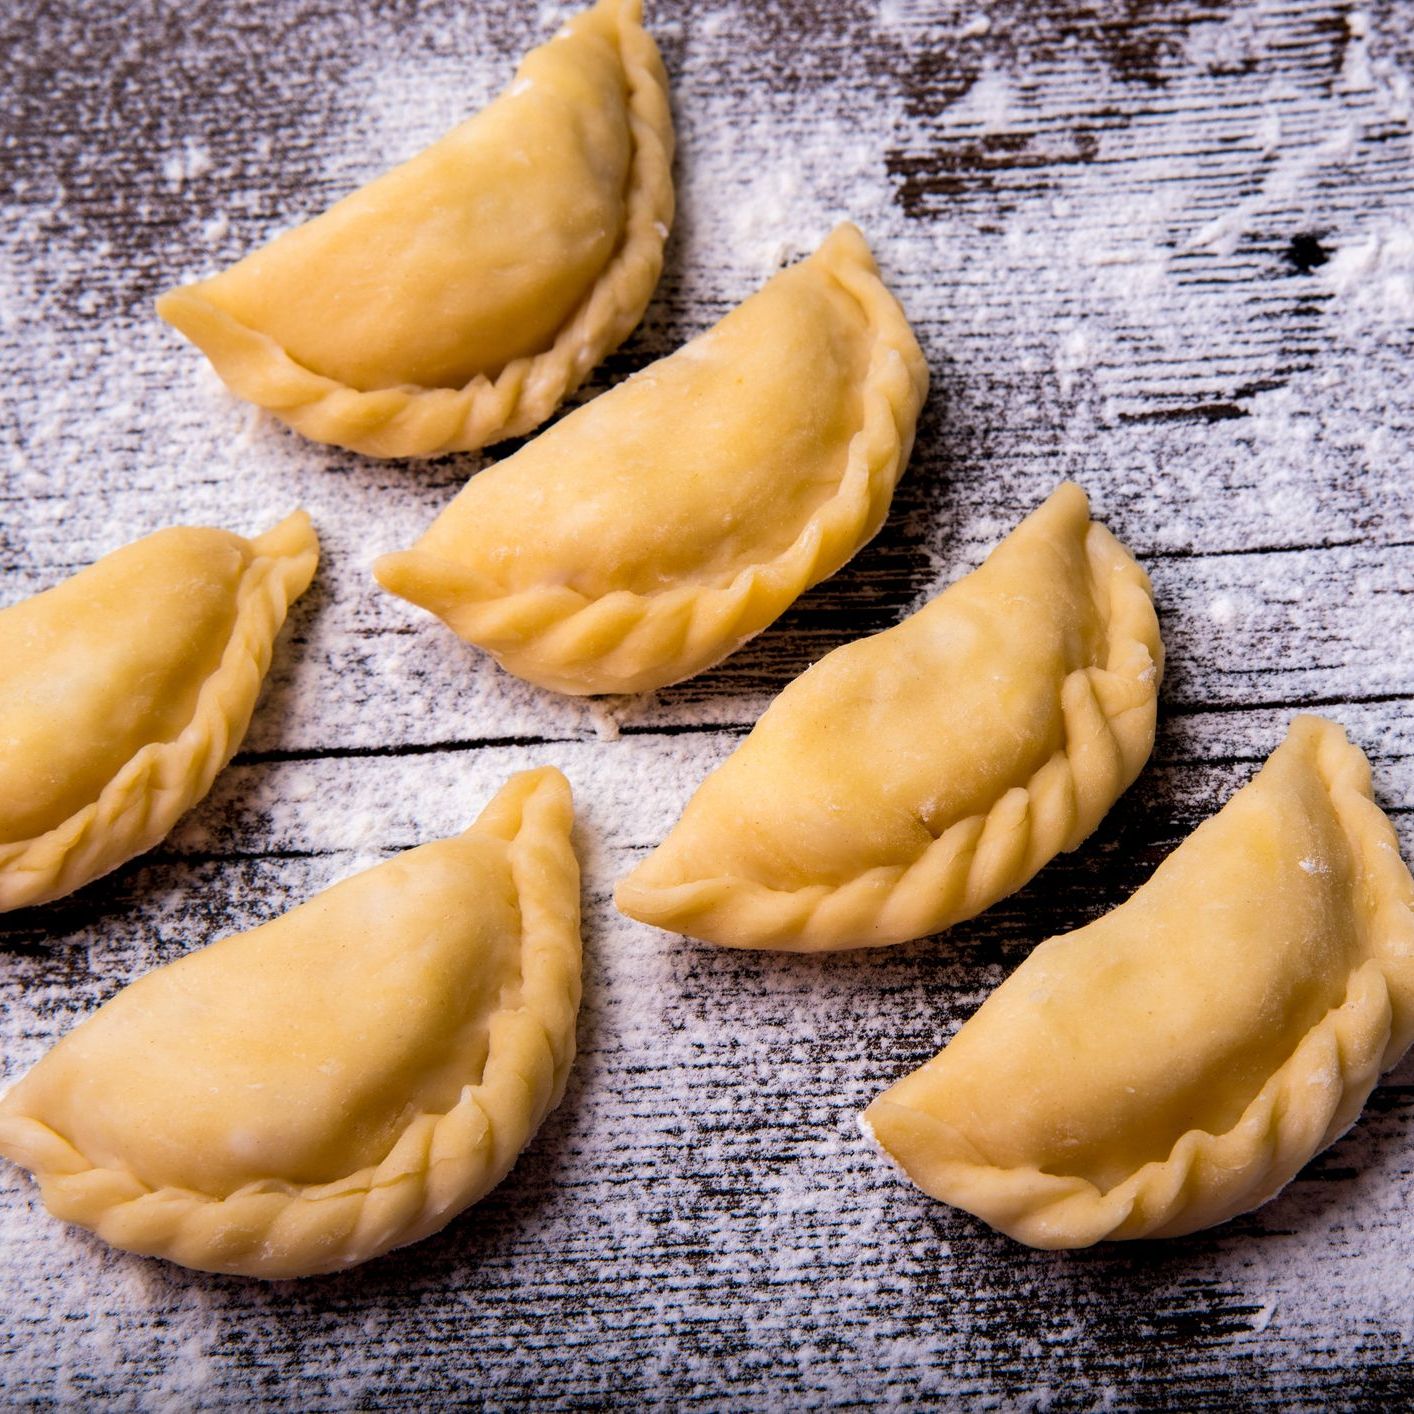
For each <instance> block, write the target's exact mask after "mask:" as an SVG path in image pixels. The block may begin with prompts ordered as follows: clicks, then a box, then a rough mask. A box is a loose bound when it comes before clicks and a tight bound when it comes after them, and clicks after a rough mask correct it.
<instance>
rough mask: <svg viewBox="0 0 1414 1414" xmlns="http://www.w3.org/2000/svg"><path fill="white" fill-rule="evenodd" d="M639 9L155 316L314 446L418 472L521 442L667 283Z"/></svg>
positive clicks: (669, 146)
mask: <svg viewBox="0 0 1414 1414" xmlns="http://www.w3.org/2000/svg"><path fill="white" fill-rule="evenodd" d="M641 14H642V5H641V0H600V3H599V4H598V5H596V6H595V7H594V8H593V9H592V10H588V11H586V12H585V13H583V14H581V15H579V16H577V17H576V18H575V19H574V20H572V21H571V22H570V23H569V25H568V26H566V28H565V29H563V30H561V32H560V33H559V34H558V35H557V36H556V37H555V38H554V39H553V40H551V41H550V43H548V44H545V45H542V46H541V47H540V48H539V49H535V50H532V51H531V52H530V53H529V54H528V55H527V56H526V58H525V60H524V62H523V63H522V64H521V67H520V69H519V71H518V72H517V74H516V78H515V81H514V82H513V83H512V84H511V86H510V87H509V88H508V89H507V90H506V91H505V92H504V93H503V94H502V95H501V96H500V97H499V98H498V99H497V100H496V101H495V102H494V103H492V104H491V105H490V106H489V107H487V108H485V109H484V110H483V111H482V112H480V113H478V114H477V115H476V116H475V117H474V118H471V119H469V120H468V121H467V122H465V123H463V124H462V125H461V126H460V127H458V128H455V129H454V130H453V131H452V132H450V133H449V134H448V135H447V136H446V137H444V138H443V139H442V140H441V141H440V142H438V143H436V144H434V145H433V146H432V147H429V148H428V149H427V150H426V151H425V152H422V153H420V154H419V155H418V156H416V157H414V158H413V159H412V160H411V161H409V162H406V163H404V164H403V165H402V166H401V167H396V168H394V169H393V170H392V171H391V172H388V173H387V174H386V175H384V176H382V177H380V178H379V179H378V180H377V181H374V182H371V183H370V184H369V185H368V186H366V187H364V188H362V189H361V190H359V191H357V192H355V193H354V194H353V195H352V196H349V197H346V198H345V199H344V200H343V201H341V202H339V203H338V204H337V205H336V206H334V207H332V208H330V210H328V211H326V212H325V213H324V214H323V215H322V216H318V217H316V218H315V219H314V220H312V221H309V222H307V223H306V224H305V225H303V226H299V227H297V228H296V229H295V230H293V231H290V232H288V233H287V234H286V235H283V236H280V237H279V238H278V239H276V240H274V241H272V242H271V243H270V244H269V245H268V246H266V247H264V248H263V249H262V250H258V251H256V252H255V253H254V254H253V255H250V256H248V257H247V258H246V259H244V260H242V261H241V262H240V263H239V264H238V265H235V266H233V267H231V269H229V270H226V271H224V272H223V273H222V274H220V275H217V276H215V278H213V279H209V280H203V281H201V282H199V283H198V284H195V285H187V286H184V287H183V288H181V289H178V290H173V291H171V292H170V293H168V294H166V295H164V296H163V297H162V298H161V299H160V300H159V301H158V303H157V309H158V312H159V313H160V314H161V315H162V317H163V318H164V319H166V320H168V321H169V322H170V323H171V324H174V325H175V326H176V327H177V328H178V329H180V330H181V332H182V333H183V334H185V335H186V336H187V337H188V338H189V339H191V340H192V342H193V343H195V344H197V345H198V346H199V347H200V348H201V349H202V351H203V352H204V353H205V354H206V356H207V357H208V358H209V359H210V360H211V362H212V363H213V365H214V366H215V368H216V371H217V372H218V373H219V374H220V375H221V377H222V378H223V379H224V380H225V381H226V383H227V384H228V385H229V387H230V388H231V389H232V391H233V392H235V393H237V394H238V395H239V396H240V397H243V398H247V399H249V400H250V401H251V402H253V403H258V404H259V405H260V406H261V407H264V408H268V409H269V410H270V411H271V412H273V413H274V414H275V415H276V416H277V417H279V418H281V419H282V420H284V421H285V422H287V423H289V425H290V426H291V427H294V428H296V429H297V430H299V431H300V432H303V433H304V434H305V435H306V436H307V437H313V438H314V439H315V440H316V441H320V442H334V443H336V444H338V445H339V446H343V447H351V448H353V449H354V450H355V451H359V452H367V453H370V454H371V455H374V456H384V457H409V456H431V455H434V454H436V453H439V452H451V451H463V450H468V449H471V448H476V447H480V446H483V445H485V444H486V443H487V442H494V441H496V440H498V439H499V438H502V437H511V436H519V435H520V434H522V433H525V432H528V431H530V429H531V428H533V427H536V426H538V425H539V424H540V423H541V422H543V421H544V420H545V419H546V418H547V417H548V416H549V415H550V414H551V413H552V412H553V411H554V410H555V408H556V407H558V406H559V404H560V402H561V400H562V399H563V398H564V397H565V396H566V395H567V394H568V393H569V392H571V391H572V390H573V389H574V388H576V387H577V386H578V385H579V383H580V382H581V381H582V380H583V379H584V377H585V375H586V374H587V373H588V372H589V371H590V369H592V368H593V367H594V365H595V364H596V363H598V362H599V360H600V359H601V358H603V357H604V355H605V354H606V353H608V352H609V351H610V350H611V349H613V348H615V347H616V346H617V345H618V344H619V343H620V342H621V341H622V340H623V339H624V338H626V337H627V335H628V334H629V332H630V331H631V330H632V329H633V328H634V326H635V325H636V324H637V323H638V321H639V319H640V318H642V316H643V311H644V308H645V307H646V306H647V303H648V299H649V297H650V295H651V294H652V293H653V287H654V286H655V285H656V284H657V282H658V275H659V272H660V271H661V269H662V264H663V242H664V240H665V239H666V238H667V234H668V227H669V225H670V224H671V222H672V219H673V187H672V156H673V129H672V119H671V116H670V114H669V111H668V95H667V78H666V76H665V75H664V73H663V65H662V61H661V59H660V58H659V56H658V50H657V48H656V46H655V45H654V43H653V41H652V39H651V38H649V36H648V35H647V33H646V32H645V31H644V29H643V27H642V25H641V23H640V19H641Z"/></svg>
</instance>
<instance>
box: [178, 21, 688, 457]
mask: <svg viewBox="0 0 1414 1414" xmlns="http://www.w3.org/2000/svg"><path fill="white" fill-rule="evenodd" d="M618 10H619V42H620V51H621V56H622V60H623V65H624V72H625V75H626V76H627V79H628V84H629V97H628V118H629V129H630V132H631V133H632V137H633V157H632V162H631V166H630V175H629V192H628V199H627V205H626V213H625V218H624V233H623V240H622V243H621V244H620V246H619V249H618V250H617V251H616V252H615V254H614V255H613V256H612V257H611V258H610V260H609V263H608V265H607V266H606V267H605V268H604V269H603V270H602V271H601V272H600V274H599V275H598V277H597V278H596V280H595V282H594V284H593V285H592V286H591V287H590V288H589V290H588V292H587V293H586V294H585V297H584V299H583V301H582V302H581V303H580V305H579V307H578V309H577V310H576V311H575V313H574V314H573V315H572V316H571V318H570V319H569V320H568V321H567V322H566V323H565V325H564V327H563V328H562V329H561V330H560V332H559V334H558V335H557V336H556V338H555V341H554V343H553V344H552V345H551V346H550V347H549V348H548V349H545V350H543V351H541V352H540V353H537V354H534V355H528V356H525V357H522V358H518V359H513V360H512V361H511V362H510V363H508V364H507V365H506V366H505V367H504V368H503V369H502V370H501V371H500V372H499V373H498V374H497V375H496V377H495V378H488V377H487V376H486V375H485V374H477V376H476V377H474V378H473V379H472V380H471V381H470V382H468V383H466V384H465V385H463V386H462V387H461V388H423V387H418V386H416V385H413V384H404V385H401V386H399V387H393V388H380V389H377V390H376V391H372V392H364V391H362V390H360V389H357V388H351V387H349V386H348V385H347V384H345V383H342V382H340V381H339V380H337V379H334V378H328V377H325V376H324V375H323V374H320V373H316V372H314V370H313V369H310V368H307V367H305V366H304V365H303V364H301V363H299V362H297V361H296V360H295V359H293V358H291V357H290V355H289V354H288V353H287V352H286V351H285V349H284V348H283V346H281V345H280V344H279V343H278V342H276V340H275V339H273V338H271V337H270V336H269V335H268V334H264V333H262V332H261V331H260V330H259V329H255V328H252V327H250V326H249V325H247V324H243V323H242V322H241V321H240V320H238V319H236V318H235V317H234V316H232V315H230V314H228V313H227V312H226V311H225V310H223V309H220V308H219V307H218V306H216V305H215V304H213V303H212V302H211V301H210V300H208V299H207V298H206V297H205V296H204V295H202V294H201V293H200V285H199V283H198V284H193V285H183V286H181V287H179V288H177V289H174V290H169V291H168V292H167V293H166V294H164V295H162V296H161V297H160V298H159V299H158V301H157V312H158V314H160V315H161V317H162V318H163V319H165V320H166V321H167V322H168V323H169V324H171V325H172V326H173V327H174V328H176V329H177V330H178V331H179V332H180V333H182V334H184V335H185V336H186V337H187V338H188V339H190V340H191V341H192V343H194V344H195V345H196V346H197V347H198V348H199V349H201V351H202V352H203V353H204V354H205V355H206V357H207V358H208V359H209V360H210V362H211V364H212V366H213V367H214V368H215V370H216V372H217V373H218V374H219V375H220V377H221V379H222V381H223V382H224V383H225V384H226V385H227V387H229V388H230V389H231V391H232V392H234V393H235V394H236V395H237V396H238V397H241V398H244V399H245V400H246V401H247V402H251V403H255V404H256V405H257V406H259V407H263V408H265V409H267V410H268V411H270V412H272V413H273V414H274V415H275V416H276V417H278V418H279V419H280V420H281V421H282V422H285V423H287V424H288V425H289V426H290V427H293V428H294V429H295V430H296V431H297V432H300V433H303V434H304V436H306V437H309V438H311V439H312V440H314V441H316V442H327V443H331V444H333V445H334V446H339V447H347V448H348V449H349V450H351V451H355V452H361V453H363V454H364V455H366V456H373V457H390V458H391V457H432V456H441V455H443V454H444V453H448V452H469V451H476V450H477V449H479V448H481V447H484V446H486V445H487V444H488V443H491V442H497V441H501V440H503V439H505V438H507V437H519V436H523V435H524V434H525V433H527V432H530V431H532V430H533V429H534V428H536V427H538V426H539V425H540V424H541V423H542V422H544V421H545V419H546V418H547V417H549V416H550V414H551V413H552V412H554V411H555V409H556V408H557V407H559V405H560V404H561V403H562V402H563V401H564V400H565V398H567V397H568V396H569V395H570V394H571V393H572V392H573V391H574V390H575V389H576V388H577V387H579V385H580V384H581V383H582V382H583V381H584V379H585V378H586V377H587V376H588V374H589V372H590V370H591V369H593V368H594V367H595V365H596V364H598V363H599V362H600V361H601V360H602V359H603V358H604V357H605V355H607V354H609V353H611V352H612V351H613V350H614V349H616V348H617V347H618V346H619V344H621V343H622V342H623V341H624V340H625V339H626V338H627V337H628V336H629V334H631V333H632V332H633V330H634V329H635V328H636V327H637V325H638V322H639V320H640V319H642V317H643V311H644V310H645V309H646V308H647V307H648V301H649V299H650V298H651V297H652V294H653V291H654V289H655V288H656V286H657V284H658V277H659V275H660V274H661V273H662V269H663V246H664V243H665V242H666V240H667V236H668V230H669V228H670V227H671V226H672V222H673V210H674V194H673V177H672V165H673V148H674V135H673V120H672V113H671V111H670V109H669V105H668V79H667V74H666V72H665V71H664V68H663V61H662V58H661V56H660V55H659V53H658V48H657V45H656V44H655V43H654V42H653V39H652V36H651V35H649V34H648V32H647V31H646V30H645V29H644V28H643V26H642V23H641V20H642V14H643V5H642V0H618Z"/></svg>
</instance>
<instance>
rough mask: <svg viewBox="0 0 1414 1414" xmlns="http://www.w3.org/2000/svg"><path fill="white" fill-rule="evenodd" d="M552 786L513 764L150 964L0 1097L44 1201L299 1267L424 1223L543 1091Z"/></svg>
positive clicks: (548, 1015)
mask: <svg viewBox="0 0 1414 1414" xmlns="http://www.w3.org/2000/svg"><path fill="white" fill-rule="evenodd" d="M571 817H572V811H571V804H570V793H569V786H568V784H567V783H566V781H565V779H564V777H563V776H562V775H560V773H559V772H558V771H555V770H554V769H552V768H548V767H547V768H543V769H541V770H538V771H528V772H524V773H522V774H521V775H518V776H515V777H513V778H512V779H511V780H510V781H509V782H508V783H507V784H506V786H505V787H504V788H503V789H502V790H501V792H500V794H499V795H497V797H496V798H495V800H493V801H492V802H491V804H490V805H489V806H488V807H487V808H486V810H485V811H484V812H483V813H482V815H481V818H480V819H479V820H478V821H477V822H476V823H475V824H474V825H473V826H472V827H471V828H470V829H469V830H467V831H466V833H465V834H462V835H460V836H458V837H456V838H454V839H449V840H439V841H437V842H436V843H434V844H428V845H423V846H421V847H419V848H417V849H412V850H409V851H407V852H406V853H405V854H402V855H400V856H398V857H397V858H395V859H392V860H389V861H388V862H387V863H385V864H381V865H378V866H377V867H376V868H373V869H369V870H367V871H366V872H364V873H362V874H357V875H355V876H354V877H353V878H350V879H347V880H345V881H344V882H343V883H341V884H337V885H335V886H334V887H333V888H331V889H328V890H326V891H325V892H324V893H322V894H318V895H316V896H315V897H314V898H312V899H310V900H309V902H307V903H305V904H303V905H301V906H300V907H298V908H296V909H294V910H292V911H291V912H289V913H287V914H285V915H284V916H282V917H280V918H277V919H275V920H274V921H273V922H270V923H267V924H264V925H263V926H261V927H259V928H256V929H254V930H252V931H251V932H248V933H240V934H236V935H234V936H232V937H228V938H224V939H222V940H221V941H220V942H217V943H213V944H212V945H210V946H209V947H205V948H202V949H199V950H198V951H196V952H193V953H189V954H188V955H187V956H185V957H182V958H180V959H179V960H178V961H176V962H173V963H170V964H168V965H167V966H165V967H160V968H158V969H157V970H156V971H154V972H150V973H148V974H147V975H146V976H145V977H142V978H140V979H139V980H138V981H136V982H134V983H133V984H132V985H130V986H129V987H127V988H125V989H124V990H123V991H121V992H120V993H118V995H117V996H116V997H114V998H113V999H112V1000H111V1001H110V1002H108V1003H107V1004H106V1005H104V1006H103V1007H101V1008H100V1009H99V1010H98V1011H97V1012H95V1013H94V1014H93V1015H92V1016H91V1017H89V1018H88V1019H87V1020H86V1021H84V1022H82V1023H81V1024H80V1025H79V1026H77V1027H76V1028H75V1029H74V1030H73V1031H71V1032H70V1033H69V1034H68V1035H67V1036H65V1037H64V1039H63V1040H61V1041H60V1042H59V1043H58V1045H56V1046H55V1047H54V1049H53V1050H52V1051H50V1052H49V1054H48V1055H47V1056H45V1057H44V1059H42V1060H41V1061H40V1062H39V1064H38V1065H36V1066H35V1067H34V1069H33V1070H31V1071H30V1072H29V1074H28V1075H27V1076H26V1077H25V1078H24V1079H23V1080H21V1081H20V1082H19V1084H18V1085H16V1086H15V1087H14V1088H13V1089H12V1090H11V1091H10V1092H9V1093H8V1094H7V1095H6V1096H5V1098H4V1099H3V1100H2V1101H0V1154H3V1155H4V1156H5V1157H7V1158H9V1159H11V1160H12V1161H14V1162H15V1163H18V1164H21V1165H23V1166H24V1167H26V1168H28V1169H30V1170H31V1171H32V1172H33V1173H34V1174H35V1175H36V1177H37V1178H38V1179H39V1183H40V1187H41V1191H42V1193H43V1196H44V1201H45V1203H46V1205H47V1206H48V1208H49V1209H50V1211H51V1212H52V1213H54V1215H55V1216H56V1217H59V1218H62V1219H64V1220H66V1221H68V1222H74V1223H78V1224H80V1225H82V1226H84V1227H87V1228H90V1229H92V1230H93V1231H94V1232H96V1233H98V1235H99V1236H100V1237H103V1238H104V1239H106V1240H107V1241H108V1242H111V1243H112V1244H113V1245H114V1246H116V1247H121V1248H125V1249H126V1250H128V1251H132V1252H139V1253H143V1254H145V1255H149V1256H159V1257H166V1258H168V1259H169V1260H171V1261H174V1262H180V1263H182V1264H183V1265H184V1266H189V1267H196V1268H200V1269H203V1270H210V1271H221V1272H239V1273H244V1274H246V1275H250V1276H259V1277H292V1276H306V1275H310V1274H312V1273H315V1272H323V1271H334V1270H338V1269H340V1268H343V1267H348V1266H351V1265H353V1264H354V1263H356V1262H361V1261H365V1260H367V1259H368V1258H370V1257H374V1256H377V1255H378V1254H379V1253H382V1252H386V1251H387V1250H389V1249H390V1248H392V1247H398V1246H402V1245H404V1244H406V1243H409V1242H415V1241H417V1240H418V1239H419V1238H421V1237H425V1236H427V1235H428V1234H429V1233H432V1232H436V1231H437V1230H438V1229H440V1228H441V1227H443V1226H444V1225H445V1224H446V1223H447V1222H449V1221H450V1220H451V1219H452V1218H453V1217H454V1216H455V1215H456V1214H457V1213H459V1212H460V1211H461V1210H462V1209H464V1208H465V1207H467V1206H468V1205H469V1204H471V1203H474V1202H475V1201H476V1200H477V1199H478V1198H480V1197H481V1196H482V1195H483V1194H485V1193H486V1192H487V1191H488V1190H489V1189H491V1188H492V1187H493V1186H494V1185H495V1184H497V1183H498V1182H500V1180H501V1179H502V1178H503V1177H504V1176H505V1175H506V1173H507V1172H508V1171H509V1170H510V1168H511V1165H512V1164H513V1163H514V1162H515V1159H516V1156H517V1155H518V1154H519V1153H520V1151H521V1150H522V1149H523V1148H524V1147H525V1145H526V1144H527V1143H528V1142H529V1141H530V1138H531V1136H532V1135H533V1134H534V1133H535V1131H536V1129H537V1128H538V1127H539V1125H540V1123H541V1121H542V1120H543V1118H544V1117H545V1115H546V1114H547V1113H548V1112H549V1111H550V1110H551V1109H552V1108H553V1107H554V1106H555V1105H556V1104H557V1103H558V1102H559V1099H560V1096H561V1094H562V1093H563V1091H564V1086H565V1080H566V1077H567V1076H568V1074H569V1068H570V1063H571V1061H572V1060H573V1056H574V1033H575V1018H576V1015H577V1013H578V1009H579V995H580V941H579V869H578V865H577V863H576V860H575V856H574V851H573V849H572V847H571V845H570V828H571V823H572V818H571Z"/></svg>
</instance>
